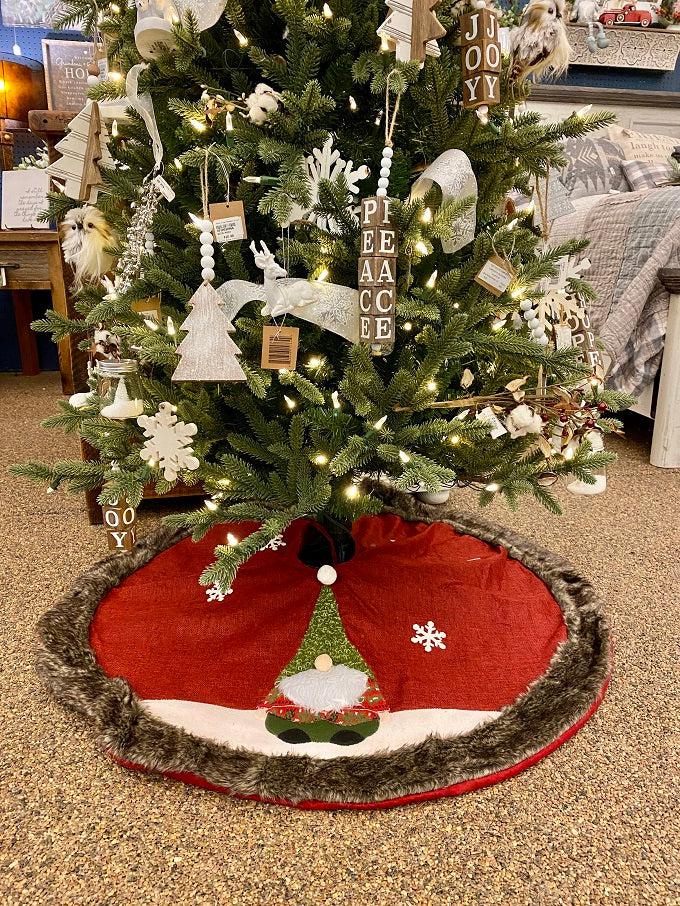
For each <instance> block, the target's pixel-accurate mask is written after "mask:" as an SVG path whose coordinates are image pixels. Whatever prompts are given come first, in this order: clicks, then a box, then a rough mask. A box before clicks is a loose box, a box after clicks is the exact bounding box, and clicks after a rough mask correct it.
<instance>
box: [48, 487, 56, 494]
mask: <svg viewBox="0 0 680 906" xmlns="http://www.w3.org/2000/svg"><path fill="white" fill-rule="evenodd" d="M56 490H57V489H56V488H53V487H52V485H50V486H49V487H48V488H47V490H46V491H45V493H46V494H54V493H55V491H56Z"/></svg>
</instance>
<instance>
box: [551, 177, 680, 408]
mask: <svg viewBox="0 0 680 906" xmlns="http://www.w3.org/2000/svg"><path fill="white" fill-rule="evenodd" d="M555 228H556V229H554V230H553V232H552V234H551V237H550V238H551V243H555V242H557V241H561V240H562V239H563V238H565V237H576V238H584V239H588V240H589V242H590V245H589V247H588V249H587V250H586V252H584V256H587V257H588V258H590V261H591V264H592V267H591V268H590V270H588V271H587V272H586V273H585V274H584V277H585V278H586V279H587V280H588V282H589V283H590V284H591V285H592V286H593V288H594V289H595V291H596V292H597V300H596V302H595V303H594V304H593V305H592V306H591V321H592V323H593V326H594V328H595V330H596V333H597V334H598V336H599V338H600V339H601V340H602V342H603V343H604V345H605V347H606V350H607V353H608V355H609V356H610V357H611V360H612V364H611V368H610V371H609V374H608V376H607V384H608V386H609V387H611V388H613V389H616V390H622V391H624V392H626V393H631V394H633V395H634V396H637V395H639V394H640V392H641V391H642V390H643V389H644V388H645V387H646V386H647V384H649V383H650V382H651V381H653V380H654V377H655V376H656V373H657V371H658V369H659V365H660V363H661V355H662V352H663V344H664V337H665V335H666V323H667V320H668V304H669V294H668V292H667V291H666V290H665V289H664V288H663V286H662V285H661V283H660V282H659V278H658V273H659V270H660V269H661V268H663V267H669V266H673V265H675V264H677V261H678V250H679V249H680V187H676V186H672V187H667V188H663V189H652V190H651V191H644V192H625V193H623V194H621V195H608V196H605V197H603V198H601V199H599V200H598V201H596V202H595V203H594V204H593V205H592V206H590V207H589V208H587V209H586V208H584V207H581V208H580V209H579V210H577V212H576V213H575V214H572V215H570V216H568V217H563V218H561V219H560V220H559V221H556V224H555Z"/></svg>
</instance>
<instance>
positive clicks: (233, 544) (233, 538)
mask: <svg viewBox="0 0 680 906" xmlns="http://www.w3.org/2000/svg"><path fill="white" fill-rule="evenodd" d="M227 544H228V545H229V547H236V545H237V544H238V538H237V537H236V535H232V533H231V532H227Z"/></svg>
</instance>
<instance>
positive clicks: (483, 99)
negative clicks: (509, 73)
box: [460, 9, 501, 110]
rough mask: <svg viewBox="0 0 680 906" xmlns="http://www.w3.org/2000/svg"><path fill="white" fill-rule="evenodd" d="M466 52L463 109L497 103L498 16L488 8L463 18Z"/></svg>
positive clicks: (463, 51) (461, 19)
mask: <svg viewBox="0 0 680 906" xmlns="http://www.w3.org/2000/svg"><path fill="white" fill-rule="evenodd" d="M460 37H461V45H462V53H463V107H467V108H468V109H470V110H474V109H476V108H477V107H481V106H486V107H490V106H492V105H493V104H498V103H499V102H500V99H501V95H500V77H499V73H500V71H501V43H500V37H499V32H498V17H497V16H496V14H495V13H494V12H492V11H491V10H488V9H475V10H473V12H471V13H465V14H464V15H463V16H461V17H460Z"/></svg>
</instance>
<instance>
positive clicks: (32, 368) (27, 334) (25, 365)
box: [12, 289, 40, 374]
mask: <svg viewBox="0 0 680 906" xmlns="http://www.w3.org/2000/svg"><path fill="white" fill-rule="evenodd" d="M12 305H13V307H14V320H15V322H16V326H17V339H18V341H19V354H20V355H21V373H22V374H40V364H39V362H38V344H37V343H36V340H35V334H34V333H33V331H32V330H31V321H32V320H33V311H32V308H31V293H30V290H27V289H13V290H12Z"/></svg>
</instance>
